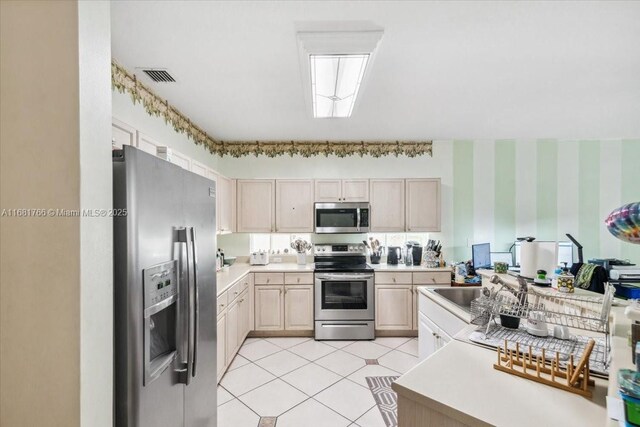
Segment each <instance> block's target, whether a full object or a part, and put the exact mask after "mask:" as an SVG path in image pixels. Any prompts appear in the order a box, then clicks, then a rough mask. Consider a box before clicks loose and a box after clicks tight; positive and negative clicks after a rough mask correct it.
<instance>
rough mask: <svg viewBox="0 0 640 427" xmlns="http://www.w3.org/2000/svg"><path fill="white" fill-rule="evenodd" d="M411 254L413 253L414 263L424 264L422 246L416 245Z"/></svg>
mask: <svg viewBox="0 0 640 427" xmlns="http://www.w3.org/2000/svg"><path fill="white" fill-rule="evenodd" d="M411 254H412V255H413V265H420V264H422V246H420V245H417V246H415V245H414V246H413V249H412V251H411Z"/></svg>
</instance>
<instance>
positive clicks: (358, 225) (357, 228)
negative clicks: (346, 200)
mask: <svg viewBox="0 0 640 427" xmlns="http://www.w3.org/2000/svg"><path fill="white" fill-rule="evenodd" d="M356 215H357V216H358V223H357V225H356V231H360V208H357V209H356Z"/></svg>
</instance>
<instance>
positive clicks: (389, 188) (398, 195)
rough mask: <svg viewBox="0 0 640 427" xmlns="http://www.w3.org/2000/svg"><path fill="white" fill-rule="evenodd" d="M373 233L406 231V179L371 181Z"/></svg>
mask: <svg viewBox="0 0 640 427" xmlns="http://www.w3.org/2000/svg"><path fill="white" fill-rule="evenodd" d="M370 183H371V187H370V188H371V190H370V192H369V196H370V199H371V201H370V202H371V213H370V214H369V217H370V229H371V231H383V232H393V231H405V222H404V220H405V218H404V212H405V197H404V192H405V190H404V179H372V180H370Z"/></svg>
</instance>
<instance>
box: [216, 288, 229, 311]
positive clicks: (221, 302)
mask: <svg viewBox="0 0 640 427" xmlns="http://www.w3.org/2000/svg"><path fill="white" fill-rule="evenodd" d="M217 307H218V314H220V313H222V311H223V310H224V309H225V308H227V293H226V292H223V293H222V295H220V296H219V297H218V300H217Z"/></svg>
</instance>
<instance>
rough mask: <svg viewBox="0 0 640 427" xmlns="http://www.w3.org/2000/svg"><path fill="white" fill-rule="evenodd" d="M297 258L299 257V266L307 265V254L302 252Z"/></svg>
mask: <svg viewBox="0 0 640 427" xmlns="http://www.w3.org/2000/svg"><path fill="white" fill-rule="evenodd" d="M296 256H297V257H298V265H307V254H305V253H304V252H302V253H297V254H296Z"/></svg>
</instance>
